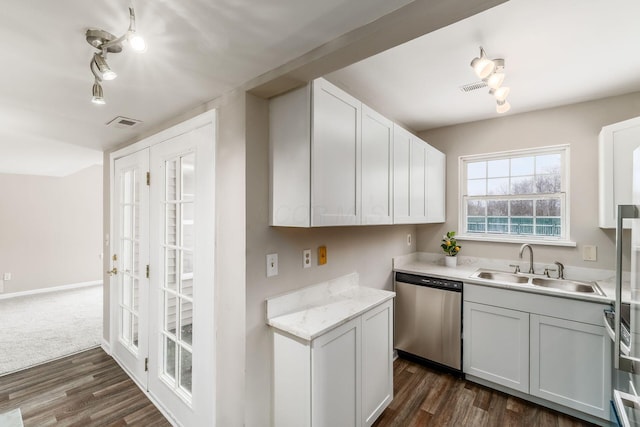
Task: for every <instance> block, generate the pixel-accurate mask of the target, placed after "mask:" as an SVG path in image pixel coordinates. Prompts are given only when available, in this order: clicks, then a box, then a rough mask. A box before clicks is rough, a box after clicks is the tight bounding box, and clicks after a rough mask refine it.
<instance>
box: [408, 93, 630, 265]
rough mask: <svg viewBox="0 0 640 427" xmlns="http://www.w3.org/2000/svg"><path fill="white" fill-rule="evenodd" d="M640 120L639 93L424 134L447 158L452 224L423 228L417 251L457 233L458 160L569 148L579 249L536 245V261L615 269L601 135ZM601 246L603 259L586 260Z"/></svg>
mask: <svg viewBox="0 0 640 427" xmlns="http://www.w3.org/2000/svg"><path fill="white" fill-rule="evenodd" d="M637 116H640V92H638V93H633V94H629V95H623V96H617V97H611V98H605V99H601V100H596V101H591V102H584V103H579V104H574V105H569V106H564V107H558V108H552V109H546V110H540V111H534V112H530V113H524V114H514V115H507V116H504V117H499V118H496V119H492V120H483V121H478V122H473V123H467V124H462V125H457V126H448V127H443V128H440V129H434V130H429V131H426V132H422V133H420V134H419V135H420V137H422V138H424V139H425V140H426V141H428V142H429V143H430V144H432V145H434V146H435V147H437V148H438V149H440V150H441V151H443V152H444V153H446V155H447V190H446V200H447V202H446V203H447V222H446V223H445V224H442V225H424V226H420V227H419V228H418V250H419V251H424V252H439V251H440V249H439V244H440V239H441V238H442V235H443V234H444V233H445V232H446V231H448V230H458V157H459V156H464V155H470V154H479V153H491V152H497V151H504V150H513V149H524V148H531V147H541V146H549V145H557V144H570V146H571V159H570V168H571V169H570V172H571V177H570V191H571V195H570V197H571V198H570V200H569V204H570V209H571V214H570V215H571V216H570V220H571V230H570V231H571V236H570V239H571V240H573V241H575V242H577V248H567V247H552V246H536V247H535V248H534V253H535V261H536V262H548V263H553V261H560V262H562V263H564V264H565V265H572V266H580V267H587V268H602V269H614V268H615V266H614V260H615V231H614V230H603V229H600V228H598V134H599V133H600V129H601V128H602V126H604V125H608V124H611V123H616V122H619V121H622V120H626V119H629V118H632V117H637ZM461 243H462V252H461V255H467V256H477V257H495V258H501V259H517V258H518V248H519V245H517V244H513V243H488V242H471V241H462V242H461ZM583 245H596V246H597V248H598V249H597V251H598V260H597V261H596V262H592V261H583V260H582V247H583Z"/></svg>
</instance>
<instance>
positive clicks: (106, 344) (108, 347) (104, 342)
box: [100, 338, 111, 356]
mask: <svg viewBox="0 0 640 427" xmlns="http://www.w3.org/2000/svg"><path fill="white" fill-rule="evenodd" d="M100 347H102V349H103V350H104V352H105V353H107V354H108V355H109V356H111V344H109V341H107V340H105V339H104V338H102V341H101V342H100Z"/></svg>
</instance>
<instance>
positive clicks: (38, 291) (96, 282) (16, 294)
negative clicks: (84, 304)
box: [0, 280, 102, 300]
mask: <svg viewBox="0 0 640 427" xmlns="http://www.w3.org/2000/svg"><path fill="white" fill-rule="evenodd" d="M101 284H102V280H94V281H91V282H81V283H72V284H70V285H62V286H53V287H51V288H42V289H33V290H30V291H24V292H13V293H10V294H2V295H0V300H1V299H7V298H15V297H24V296H28V295H37V294H46V293H49V292H56V291H65V290H69V289H77V288H84V287H87V286H95V285H101Z"/></svg>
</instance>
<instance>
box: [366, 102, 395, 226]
mask: <svg viewBox="0 0 640 427" xmlns="http://www.w3.org/2000/svg"><path fill="white" fill-rule="evenodd" d="M392 194H393V122H392V121H391V120H389V119H387V118H385V117H384V116H382V115H381V114H379V113H376V112H375V111H373V110H372V109H371V108H369V107H367V106H366V105H362V224H367V225H368V224H391V223H393V198H392Z"/></svg>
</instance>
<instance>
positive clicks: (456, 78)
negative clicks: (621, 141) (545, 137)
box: [327, 0, 640, 131]
mask: <svg viewBox="0 0 640 427" xmlns="http://www.w3.org/2000/svg"><path fill="white" fill-rule="evenodd" d="M638 16H640V2H638V1H637V0H607V1H605V0H562V1H558V0H536V1H531V0H510V1H508V2H506V3H504V4H502V5H499V6H496V7H494V8H492V9H489V10H487V11H485V12H482V13H480V14H477V15H474V16H472V17H470V18H467V19H465V20H462V21H459V22H457V23H455V24H452V25H450V26H447V27H444V28H441V29H439V30H437V31H434V32H432V33H430V34H427V35H425V36H423V37H420V38H417V39H415V40H412V41H410V42H407V43H405V44H403V45H400V46H398V47H395V48H393V49H390V50H387V51H385V52H383V53H380V54H378V55H375V56H373V57H370V58H368V59H365V60H363V61H361V62H358V63H356V64H354V65H351V66H349V67H347V68H344V69H342V70H339V71H336V72H333V73H331V74H329V75H328V76H327V78H328V79H329V80H331V81H332V82H334V83H335V84H337V85H338V86H341V87H343V88H344V89H345V90H347V91H348V92H350V93H351V94H352V95H354V96H356V97H358V98H359V99H361V100H363V101H364V102H365V103H367V104H369V105H370V106H371V107H373V108H376V109H378V110H379V111H380V112H381V113H383V114H385V115H387V116H388V117H390V118H393V119H394V120H395V121H398V122H400V123H403V124H405V125H406V126H408V127H409V128H410V129H412V130H414V131H422V130H427V129H432V128H437V127H442V126H447V125H453V124H458V123H464V122H470V121H476V120H483V119H489V118H496V117H499V116H502V115H499V114H497V113H496V110H495V107H496V103H495V100H494V99H493V97H492V96H490V95H489V94H488V88H484V89H480V90H476V91H473V92H468V93H464V92H462V91H461V90H460V89H459V87H460V86H461V85H463V84H466V83H473V82H475V81H477V80H478V79H477V78H476V77H475V74H474V73H473V70H472V68H471V67H470V62H471V60H472V59H473V58H474V57H476V56H479V46H482V47H484V49H485V51H486V52H487V55H488V56H489V57H490V58H504V59H505V73H506V79H505V81H504V83H503V86H508V87H510V88H511V93H510V95H509V97H508V101H509V103H510V104H511V110H510V111H509V112H508V113H506V115H511V114H518V113H523V112H527V111H533V110H538V109H544V108H550V107H555V106H560V105H566V104H573V103H577V102H582V101H588V100H593V99H599V98H604V97H608V96H614V95H621V94H625V93H630V92H636V91H640V23H639V21H638Z"/></svg>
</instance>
